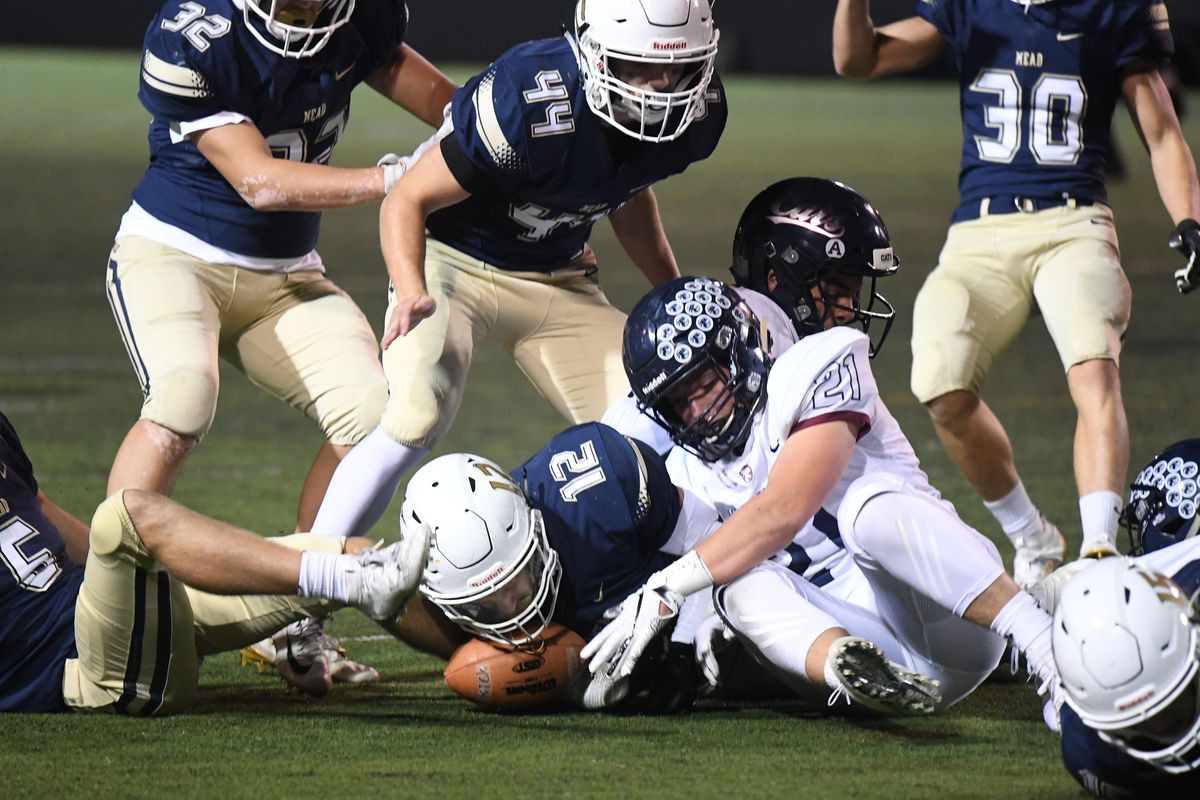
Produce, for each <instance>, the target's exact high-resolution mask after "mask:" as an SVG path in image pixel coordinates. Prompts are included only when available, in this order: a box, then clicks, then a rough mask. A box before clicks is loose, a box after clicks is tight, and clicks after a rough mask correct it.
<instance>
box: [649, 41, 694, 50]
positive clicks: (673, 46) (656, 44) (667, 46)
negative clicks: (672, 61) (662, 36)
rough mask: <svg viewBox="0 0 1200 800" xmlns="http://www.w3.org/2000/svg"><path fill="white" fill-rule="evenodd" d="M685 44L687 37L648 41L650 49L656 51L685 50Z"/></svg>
mask: <svg viewBox="0 0 1200 800" xmlns="http://www.w3.org/2000/svg"><path fill="white" fill-rule="evenodd" d="M687 46H688V44H687V39H670V40H667V41H661V40H658V39H655V40H654V41H653V42H651V43H650V49H651V50H653V51H655V52H658V53H661V52H664V51H665V52H671V51H673V50H686V49H687Z"/></svg>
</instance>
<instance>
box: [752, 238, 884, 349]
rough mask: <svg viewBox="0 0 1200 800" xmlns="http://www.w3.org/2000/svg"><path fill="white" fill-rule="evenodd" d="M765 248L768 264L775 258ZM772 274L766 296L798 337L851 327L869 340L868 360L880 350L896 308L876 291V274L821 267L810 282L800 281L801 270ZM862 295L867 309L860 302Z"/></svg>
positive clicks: (784, 256) (774, 271)
mask: <svg viewBox="0 0 1200 800" xmlns="http://www.w3.org/2000/svg"><path fill="white" fill-rule="evenodd" d="M766 249H767V250H768V251H770V255H769V256H768V263H770V261H772V260H774V259H775V257H776V256H775V254H774V247H773V245H772V244H771V243H770V242H767V244H766ZM788 255H789V254H788V253H787V252H785V253H784V255H783V256H782V258H784V259H786V258H787V256H788ZM792 255H793V256H795V253H794V251H793V252H792ZM771 272H772V274H773V275H774V276H775V280H774V283H775V288H774V289H768V291H766V292H765V294H766V295H767V296H768V297H770V298H771V299H772V300H774V301H775V302H776V304H778V305H779V306H780V307H781V308H783V309H784V311H786V312H787V315H788V316H789V317H791V320H792V324H793V326H794V327H795V328H796V333H797V334H799V335H800V337H801V338H803V337H805V336H808V335H810V334H813V333H820V332H821V331H823V330H827V329H828V328H831V327H834V326H837V325H853V326H855V327H857V328H860V329H861V330H862V332H863V333H865V334H866V335H867V338H868V339H870V340H871V343H870V349H869V350H868V354H869V355H870V357H871V358H874V357H875V355H876V354H877V353H878V352H879V350H880V349H881V348H882V347H883V343H884V341H886V340H887V337H888V333H890V332H891V330H892V323H893V322H895V319H896V309H895V308H894V307H893V306H892V304H891V303H890V302H889V301H888V299H887V298H886V297H884V296H883V295H882V294H880V293H879V292H878V291H877V290H876V288H875V283H876V281H877V280H878V278H877V277H876V276H875V275H867V276H865V277H864V276H862V275H860V274H858V273H854V272H841V271H835V270H832V269H828V268H823V267H822V268H817V269H816V270H815V271H814V272H813V273H812V276H813V277H812V278H811V279H809V280H801V279H800V278H799V277H798V275H797V273H798V272H800V270H795V269H788V268H783V269H771ZM860 279H861V285H860V286H859V287H858V288H857V289H856V290H854V291H843V290H842V289H843V288H844V287H847V286H850V285H853V282H854V281H856V280H860ZM769 284H770V281H769V279H768V285H769ZM864 293H865V294H866V297H867V304H866V307H863V305H862V302H861V298H862V296H863V295H864ZM839 312H844V313H841V314H839ZM872 325H874V326H875V327H874V332H872Z"/></svg>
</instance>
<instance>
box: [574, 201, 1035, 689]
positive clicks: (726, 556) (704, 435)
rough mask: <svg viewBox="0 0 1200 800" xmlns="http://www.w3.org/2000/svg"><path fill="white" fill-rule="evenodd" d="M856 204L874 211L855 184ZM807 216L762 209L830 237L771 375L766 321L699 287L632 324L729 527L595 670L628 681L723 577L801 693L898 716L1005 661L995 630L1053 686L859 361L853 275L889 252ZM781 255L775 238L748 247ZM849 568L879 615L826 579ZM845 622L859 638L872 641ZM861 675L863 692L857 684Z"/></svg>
mask: <svg viewBox="0 0 1200 800" xmlns="http://www.w3.org/2000/svg"><path fill="white" fill-rule="evenodd" d="M843 188H844V187H843ZM787 200H788V198H786V197H784V198H781V202H783V201H787ZM847 202H849V204H850V206H851V207H854V208H858V209H864V210H865V211H869V214H870V215H871V216H872V217H877V214H876V213H875V212H874V209H871V208H870V206H869V204H866V202H865V201H864V200H862V199H861V198H860V197H858V196H857V195H854V197H853V198H850V199H848V201H847ZM829 205H831V204H829ZM864 207H865V208H864ZM818 209H819V210H821V211H827V210H832V209H826V208H823V207H821V206H819V205H818V206H813V205H808V204H800V205H790V204H787V203H784V205H782V206H781V207H780V208H779V209H775V210H774V211H773V216H775V217H777V218H779V219H781V220H782V225H787V224H789V222H788V221H789V220H791V223H790V224H792V225H793V226H794V227H797V228H802V229H804V230H806V231H809V232H812V233H814V234H815V235H817V236H822V237H824V239H825V240H826V249H825V250H824V253H825V258H824V259H822V262H821V263H820V264H818V265H815V268H814V269H813V270H812V272H811V274H810V275H808V276H807V285H808V288H809V294H808V299H807V300H806V301H805V302H806V305H807V306H808V308H809V310H810V313H811V314H812V315H813V319H816V320H820V321H821V322H820V327H819V331H820V332H815V333H814V332H809V331H805V332H804V333H806V334H807V335H805V336H804V338H802V339H801V341H800V343H798V344H797V345H795V346H793V347H792V348H791V349H789V350H788V351H787V352H786V353H784V354H783V355H782V356H781V357H780V359H779V362H778V364H777V365H775V366H774V368H772V364H771V362H770V360H769V359H768V358H767V357H766V355H765V354H764V352H763V350H762V347H761V344H760V342H759V340H758V334H757V331H758V325H757V320H754V319H753V316H752V315H751V314H749V312H748V311H747V310H746V309H745V308H744V307H743V306H742V305H741V304H740V302H739V301H740V298H738V297H737V295H736V294H734V293H733V292H732V291H731V290H729V289H728V287H725V286H723V285H722V284H719V283H717V282H714V281H710V280H709V279H680V280H678V281H673V282H672V283H670V284H667V285H665V286H663V287H660V288H659V289H656V290H654V291H653V292H651V293H650V294H649V295H648V296H647V297H646V298H644V299H643V300H642V301H641V302H640V303H639V304H638V306H637V307H636V308H635V309H634V312H633V313H632V314H631V316H630V321H629V322H628V323H627V326H626V337H625V365H626V369H627V372H628V374H629V376H630V382H631V385H632V386H633V388H634V391H635V393H636V394H637V395H638V397H639V400H640V401H641V402H642V403H643V405H644V407H645V408H646V409H647V411H648V413H652V414H654V416H655V417H656V418H657V419H658V420H659V422H660V424H663V425H664V427H666V428H667V429H668V430H669V431H671V433H672V435H673V437H674V438H675V441H676V443H677V444H678V445H680V447H679V448H677V449H676V450H675V451H673V452H672V455H671V457H670V458H671V463H672V476H673V477H674V478H675V480H676V482H677V483H678V482H680V481H682V482H683V485H684V488H685V489H687V490H688V491H691V492H694V493H696V494H697V495H698V496H699V497H700V498H701V499H702V500H704V501H706V502H708V503H711V504H712V505H713V506H714V507H716V509H717V511H718V512H720V513H722V514H723V516H725V517H726V518H727V521H726V522H725V524H724V525H722V527H721V528H720V529H718V531H717V532H716V533H715V534H713V535H712V536H711V537H709V538H708V539H706V540H705V541H704V542H702V543H701V544H700V545H698V546H697V548H696V549H695V550H693V551H691V552H689V553H688V554H686V555H685V556H684V557H683V558H681V559H680V560H679V561H677V562H675V563H673V564H672V565H671V566H670V567H668V568H667V569H665V570H663V571H661V572H659V573H656V575H655V576H653V577H652V578H651V579H650V581H648V582H647V585H646V587H644V588H643V589H642V590H641V591H639V592H638V593H637V594H635V595H633V596H631V597H630V598H629V599H628V600H626V601H625V602H624V603H623V604H622V611H621V614H620V615H619V616H618V617H617V619H616V620H615V621H614V622H613V623H611V624H610V626H609V627H608V628H607V629H605V631H602V632H601V634H600V635H599V636H597V637H596V638H594V639H593V640H592V641H591V642H590V643H589V644H588V646H587V648H586V649H585V655H587V656H589V657H590V658H591V668H592V670H593V672H606V673H608V674H610V675H612V676H614V677H618V678H619V677H621V676H624V675H628V674H630V673H631V672H632V670H633V668H634V667H635V666H636V663H637V660H638V658H639V657H640V654H641V652H642V650H643V648H644V647H645V645H646V643H648V642H649V641H651V640H652V639H653V638H654V637H655V636H656V635H657V633H658V632H659V631H660V630H661V629H662V628H663V626H665V625H666V624H667V623H668V621H669V620H670V619H672V618H673V617H675V615H676V614H677V613H678V610H679V608H680V605H681V604H682V600H683V598H684V597H686V596H687V595H690V594H693V593H695V592H697V591H701V590H703V589H706V588H708V587H710V586H712V585H714V583H715V584H716V585H718V586H721V585H723V584H728V585H727V586H723V588H722V589H721V590H720V591H718V593H717V600H716V605H717V607H718V608H719V609H720V610H721V612H722V614H723V615H724V616H725V618H726V620H727V622H728V623H729V624H730V627H731V628H733V629H734V630H735V631H736V632H738V634H739V635H740V636H742V637H743V639H744V641H746V643H747V644H749V645H750V646H752V647H756V648H757V650H758V651H759V654H760V656H761V657H762V658H763V660H764V661H766V662H768V663H771V664H772V665H774V666H775V667H776V668H778V670H779V671H780V672H781V674H783V675H785V676H787V677H788V678H789V679H790V680H791V681H792V682H793V683H795V684H797V685H798V686H800V685H802V684H804V683H810V684H816V685H827V686H828V687H830V688H836V687H837V686H840V685H845V684H848V688H849V692H850V696H851V697H852V698H854V699H856V700H857V701H859V702H860V703H863V704H865V705H868V706H876V707H883V708H889V709H892V710H903V711H926V710H932V709H933V708H935V707H938V708H944V707H947V706H949V705H951V704H953V703H954V702H956V701H957V700H959V699H961V698H962V697H964V696H965V695H966V694H967V693H969V692H970V691H971V690H973V689H974V688H975V687H976V686H978V684H979V683H980V682H982V680H983V679H984V678H985V677H986V676H987V675H988V674H989V673H990V672H991V670H992V669H993V668H994V667H995V665H996V664H997V663H998V661H999V658H1000V654H1001V652H1002V650H1003V641H1002V639H1001V637H1000V636H998V635H996V634H997V633H999V634H1002V635H1011V636H1013V638H1014V641H1015V643H1016V645H1017V646H1018V648H1019V649H1021V650H1022V651H1023V652H1025V653H1026V656H1027V658H1028V659H1029V661H1030V664H1031V667H1032V669H1034V670H1035V671H1036V672H1037V673H1038V675H1039V676H1040V677H1041V678H1042V680H1043V684H1044V685H1046V686H1049V687H1053V686H1054V683H1055V673H1054V667H1053V663H1052V662H1051V660H1050V657H1049V624H1050V620H1049V617H1048V616H1047V615H1046V614H1045V613H1044V612H1043V611H1041V610H1040V609H1039V608H1037V606H1036V604H1034V603H1033V600H1032V598H1030V597H1029V596H1028V595H1025V594H1023V593H1021V592H1019V591H1018V589H1017V587H1016V586H1015V584H1013V583H1012V580H1011V579H1010V578H1008V577H1007V576H1006V575H1005V574H1004V571H1003V566H1002V564H1001V561H1000V558H999V555H998V554H997V552H996V550H995V548H994V546H992V545H991V543H990V542H988V541H987V540H986V539H985V538H984V537H983V536H981V535H980V534H978V533H977V532H975V531H973V530H972V529H970V528H969V527H967V526H966V525H965V524H964V523H962V522H961V520H959V519H958V518H957V517H956V516H955V515H954V513H953V511H952V509H951V508H950V506H949V504H947V503H945V502H944V501H942V500H941V499H940V497H939V496H938V495H937V493H936V492H935V491H934V490H933V489H932V488H931V487H930V486H929V484H928V481H927V479H926V477H925V475H924V473H923V472H921V471H920V468H919V465H918V463H917V460H916V457H915V455H914V454H913V453H912V449H911V447H910V446H909V444H908V442H907V440H905V439H904V437H903V434H902V433H901V432H900V430H899V428H898V426H896V424H895V421H894V419H892V417H891V415H890V414H889V413H888V412H887V410H886V408H885V407H884V406H883V404H882V402H881V401H880V399H879V397H878V394H877V392H876V390H875V386H874V380H873V377H872V376H871V373H870V366H869V362H868V353H869V352H870V351H872V350H873V349H876V348H874V347H872V345H871V342H870V340H869V338H868V337H867V336H866V335H864V333H862V332H858V331H854V330H852V329H851V328H847V327H844V326H845V325H847V324H848V323H852V322H858V323H863V322H865V321H866V320H864V314H863V313H862V311H863V310H864V309H860V307H859V304H858V300H857V298H858V293H859V290H860V288H861V286H862V282H863V277H864V276H866V277H869V278H872V279H873V278H875V277H881V276H884V275H887V274H890V273H891V272H892V271H893V266H892V262H891V250H890V247H887V248H880V247H876V248H871V249H869V250H868V253H869V255H868V257H867V260H866V261H865V262H863V261H860V260H856V259H843V258H842V256H843V255H844V250H843V245H846V244H847V242H845V241H844V240H843V239H842V238H841V231H840V228H838V227H837V224H836V223H837V217H835V218H834V219H833V220H831V221H830V222H829V227H824V225H823V224H817V222H816V221H815V220H817V219H823V217H824V215H819V214H817V213H816V212H817V211H818ZM839 212H840V213H839V215H838V216H840V217H841V218H842V220H847V219H848V213H847V212H846V211H843V210H841V209H839ZM880 228H881V231H882V234H883V235H884V236H886V228H884V227H882V223H880ZM765 244H769V242H765V243H764V245H765ZM850 244H852V245H853V246H854V249H855V250H856V251H857V252H861V248H860V247H859V246H858V245H859V243H858V242H850ZM788 252H789V251H788V250H787V249H786V248H775V247H770V248H767V249H764V251H763V252H762V253H761V254H759V257H762V258H768V259H771V258H776V257H778V256H780V255H782V254H785V253H788ZM795 255H796V253H795V250H794V249H793V250H792V251H791V255H790V256H789V259H790V260H792V261H794V257H795ZM871 294H872V295H874V294H875V293H874V288H873V284H872V287H871ZM873 300H874V298H873V297H872V298H871V299H870V300H868V302H867V304H866V307H867V308H869V307H871V306H872V305H873ZM702 317H703V318H706V319H704V320H703V321H702V319H701V318H702ZM697 332H703V335H699V336H697V335H696V333H697ZM768 475H769V476H770V482H769V483H768V481H767V478H768ZM825 507H827V508H825ZM797 531H800V532H801V533H800V534H799V536H798V535H797ZM793 539H796V540H797V541H793ZM798 543H799V544H800V549H798V551H797V553H796V554H795V555H793V556H792V557H793V558H795V557H796V556H799V557H801V558H803V559H807V562H806V563H807V564H808V565H811V566H810V568H811V574H808V573H806V574H805V575H804V576H795V577H793V576H792V573H790V572H789V571H787V570H785V569H781V568H780V567H779V565H778V564H776V563H774V562H772V561H768V560H767V559H769V558H770V557H772V556H774V555H775V554H776V553H778V552H779V551H780V550H783V549H784V548H787V547H789V546H792V545H796V544H798ZM855 570H861V573H862V575H863V581H864V585H866V586H869V588H870V590H871V591H872V592H873V593H874V603H875V604H876V606H877V610H875V609H872V610H871V611H869V612H866V611H863V610H862V608H861V607H857V606H855V605H854V604H853V603H850V602H847V601H845V600H843V599H842V598H840V597H837V596H836V595H834V594H833V590H831V589H829V588H828V587H829V586H830V585H831V584H833V583H834V582H835V581H836V580H837V579H838V578H840V577H843V576H847V575H850V574H853V573H854V571H855ZM818 582H820V583H821V584H823V585H824V586H825V587H826V588H825V589H820V588H818V585H817V584H818ZM856 609H857V612H856ZM831 611H832V612H833V613H830V612H831ZM781 612H782V613H781ZM764 620H766V622H763V621H764ZM970 623H975V624H970ZM851 628H855V629H859V630H863V631H864V632H866V631H868V630H869V631H870V632H871V634H870V638H872V639H874V640H878V641H880V642H881V647H882V652H881V650H880V647H876V646H872V645H870V644H869V643H868V642H865V641H864V640H863V639H860V638H857V637H854V636H851V635H850V629H851ZM989 628H992V629H993V630H994V631H995V632H993V631H992V630H989ZM884 653H887V654H888V655H890V656H891V657H892V659H893V660H894V661H895V662H897V663H892V662H890V661H888V660H887V659H886V658H884ZM900 665H904V666H900ZM933 678H936V679H937V680H940V682H941V684H942V693H943V695H942V696H941V697H939V696H938V693H937V691H936V689H934V684H933V681H932V679H933ZM860 680H861V681H862V686H863V687H864V688H867V689H869V692H868V691H857V689H858V688H859V685H858V681H860Z"/></svg>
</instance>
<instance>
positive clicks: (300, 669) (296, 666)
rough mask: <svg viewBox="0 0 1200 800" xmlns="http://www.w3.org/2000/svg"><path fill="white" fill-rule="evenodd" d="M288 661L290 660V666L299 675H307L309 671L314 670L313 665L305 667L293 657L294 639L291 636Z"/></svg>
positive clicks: (289, 638)
mask: <svg viewBox="0 0 1200 800" xmlns="http://www.w3.org/2000/svg"><path fill="white" fill-rule="evenodd" d="M287 660H288V665H289V666H290V667H291V668H292V669H293V670H295V672H296V674H297V675H307V674H308V671H309V670H310V669H312V668H313V665H312V664H309V665H308V666H304V665H303V664H301V663H300V662H299V661H297V660H296V657H295V656H293V655H292V637H291V636H288V640H287ZM315 663H317V662H316V661H313V664H315Z"/></svg>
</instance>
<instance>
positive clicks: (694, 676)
mask: <svg viewBox="0 0 1200 800" xmlns="http://www.w3.org/2000/svg"><path fill="white" fill-rule="evenodd" d="M639 666H640V665H639ZM636 674H637V673H636V672H635V675H636ZM639 677H641V679H642V682H643V686H644V688H645V695H644V696H643V697H642V698H641V702H640V703H639V704H638V706H637V710H638V711H639V712H640V713H642V714H665V715H674V714H686V713H687V712H688V711H690V710H691V708H692V706H693V705H694V704H695V703H696V698H697V697H699V696H700V686H701V684H703V683H704V679H703V678H702V677H701V675H700V668H699V667H698V666H697V664H696V657H695V655H694V648H693V647H692V645H691V644H685V643H683V642H670V643H669V644H668V645H667V647H666V650H665V651H664V652H663V653H662V654H661V655H659V657H657V658H655V659H653V660H652V661H651V663H650V664H647V668H646V670H645V671H644V673H643V674H642V675H641V676H639ZM639 688H640V687H639Z"/></svg>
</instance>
